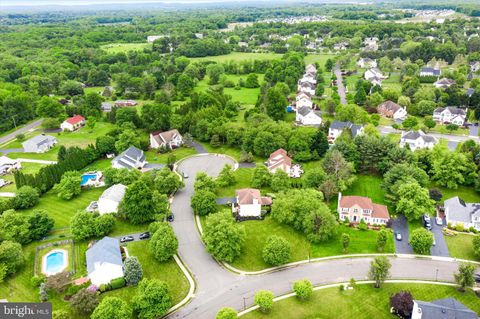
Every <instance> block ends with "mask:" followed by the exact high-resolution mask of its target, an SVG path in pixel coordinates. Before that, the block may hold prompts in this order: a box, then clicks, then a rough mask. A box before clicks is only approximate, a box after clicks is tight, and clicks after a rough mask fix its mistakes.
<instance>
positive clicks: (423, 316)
mask: <svg viewBox="0 0 480 319" xmlns="http://www.w3.org/2000/svg"><path fill="white" fill-rule="evenodd" d="M412 319H478V315H477V314H476V312H474V311H472V310H470V309H469V308H467V307H465V306H464V305H463V304H462V303H461V302H459V301H458V300H457V299H455V298H451V297H450V298H445V299H437V300H434V301H432V302H428V301H421V300H414V301H413V309H412Z"/></svg>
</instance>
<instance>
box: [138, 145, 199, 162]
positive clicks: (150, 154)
mask: <svg viewBox="0 0 480 319" xmlns="http://www.w3.org/2000/svg"><path fill="white" fill-rule="evenodd" d="M170 154H173V155H175V161H179V160H181V159H182V158H185V157H188V156H191V155H195V154H197V151H196V150H195V148H193V147H180V148H177V149H175V150H173V151H171V152H168V153H163V154H160V153H158V152H157V151H156V150H149V151H146V152H145V156H146V157H147V162H149V163H158V164H167V163H168V157H169V156H170Z"/></svg>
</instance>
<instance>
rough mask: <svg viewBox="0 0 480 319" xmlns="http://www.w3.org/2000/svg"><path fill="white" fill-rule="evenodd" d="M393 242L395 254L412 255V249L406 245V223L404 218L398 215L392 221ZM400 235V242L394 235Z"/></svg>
mask: <svg viewBox="0 0 480 319" xmlns="http://www.w3.org/2000/svg"><path fill="white" fill-rule="evenodd" d="M392 226H393V231H394V234H393V236H394V237H393V241H394V243H395V252H396V253H397V254H413V250H412V247H411V246H410V244H409V243H408V241H409V232H408V222H407V219H406V218H405V216H403V215H399V216H398V217H397V218H396V219H394V220H393V225H392ZM396 233H400V234H401V235H402V240H397V239H396V238H395V234H396Z"/></svg>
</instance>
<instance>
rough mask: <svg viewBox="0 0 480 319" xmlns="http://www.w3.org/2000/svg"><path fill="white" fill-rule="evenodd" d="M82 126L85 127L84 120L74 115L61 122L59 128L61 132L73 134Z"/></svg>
mask: <svg viewBox="0 0 480 319" xmlns="http://www.w3.org/2000/svg"><path fill="white" fill-rule="evenodd" d="M84 125H85V118H84V117H83V116H81V115H75V116H73V117H70V118H68V119H66V120H65V121H63V123H62V124H60V128H61V129H62V130H63V131H70V132H73V131H75V130H78V129H79V128H81V127H82V126H84Z"/></svg>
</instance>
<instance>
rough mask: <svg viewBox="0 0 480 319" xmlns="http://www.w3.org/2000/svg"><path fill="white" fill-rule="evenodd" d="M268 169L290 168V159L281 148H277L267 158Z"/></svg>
mask: <svg viewBox="0 0 480 319" xmlns="http://www.w3.org/2000/svg"><path fill="white" fill-rule="evenodd" d="M267 163H268V169H269V170H272V169H275V168H277V167H279V166H281V165H286V166H292V159H291V158H290V157H289V156H288V154H287V151H285V150H284V149H283V148H279V149H278V150H276V151H275V152H273V153H272V154H270V157H269V158H268V162H267Z"/></svg>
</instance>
